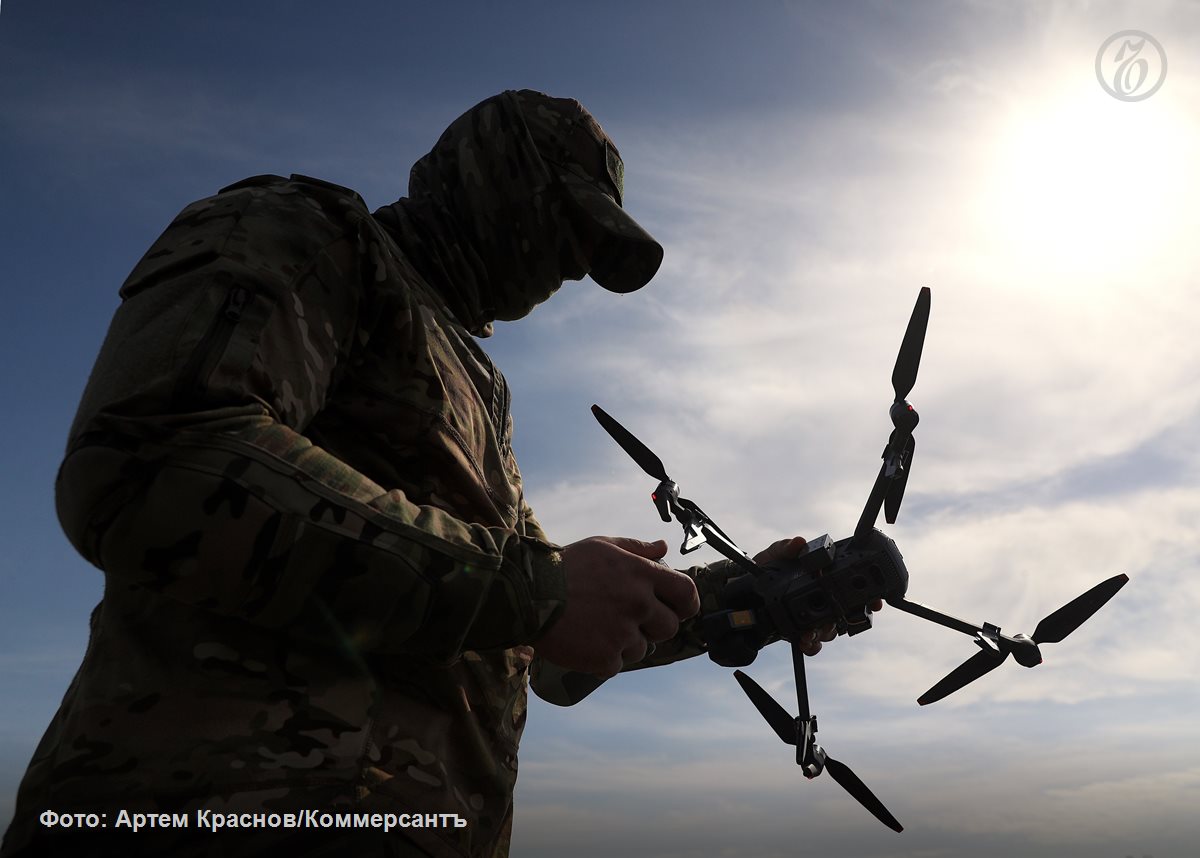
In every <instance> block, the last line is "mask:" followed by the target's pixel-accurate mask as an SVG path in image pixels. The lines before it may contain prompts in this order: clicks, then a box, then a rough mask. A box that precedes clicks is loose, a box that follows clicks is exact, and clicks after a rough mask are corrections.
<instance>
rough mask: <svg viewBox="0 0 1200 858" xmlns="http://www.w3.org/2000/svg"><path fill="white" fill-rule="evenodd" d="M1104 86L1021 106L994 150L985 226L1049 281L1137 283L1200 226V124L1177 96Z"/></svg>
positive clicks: (1002, 247)
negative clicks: (1198, 205) (1198, 164)
mask: <svg viewBox="0 0 1200 858" xmlns="http://www.w3.org/2000/svg"><path fill="white" fill-rule="evenodd" d="M1092 83H1093V86H1091V87H1089V88H1082V87H1079V88H1076V89H1074V90H1072V91H1066V92H1063V91H1060V92H1058V93H1057V94H1054V95H1048V96H1043V97H1042V98H1041V99H1040V100H1038V101H1037V102H1036V103H1033V104H1028V105H1022V106H1019V107H1017V108H1015V109H1014V110H1013V111H1012V113H1011V114H1010V115H1009V116H1007V117H1006V118H1005V119H1004V120H1003V121H1002V122H1000V123H999V124H998V127H997V128H995V129H994V132H993V133H992V134H991V135H989V139H988V141H987V143H986V144H985V146H984V157H983V163H982V164H981V170H980V175H981V176H982V177H983V178H982V185H983V186H982V188H981V189H980V193H979V194H978V195H977V196H976V199H975V203H976V206H977V209H976V213H975V214H976V218H977V226H978V228H979V229H981V230H982V231H983V233H984V237H985V240H986V242H987V243H988V245H989V246H990V249H991V250H992V252H993V253H995V254H998V255H999V258H1001V259H1003V260H1005V261H1006V263H1007V264H1008V265H1009V266H1011V267H1012V268H1013V269H1014V273H1021V274H1029V275H1037V279H1038V280H1039V281H1040V282H1045V281H1044V280H1043V279H1042V278H1043V276H1044V275H1054V276H1056V277H1059V278H1068V279H1071V278H1084V279H1086V280H1087V281H1090V285H1096V282H1097V281H1105V282H1117V281H1123V280H1127V279H1128V278H1129V277H1132V276H1136V275H1137V274H1138V272H1139V271H1140V272H1142V273H1144V271H1145V266H1146V265H1147V264H1148V263H1154V262H1156V261H1159V260H1160V259H1161V255H1162V254H1164V253H1178V252H1179V248H1181V247H1186V246H1187V245H1188V244H1189V242H1187V241H1186V233H1187V232H1189V231H1190V229H1189V228H1190V227H1192V226H1194V223H1195V217H1196V215H1195V211H1194V210H1195V200H1196V199H1197V196H1196V193H1197V177H1198V174H1197V170H1196V168H1195V166H1194V164H1193V161H1194V156H1195V153H1196V151H1197V148H1196V146H1197V143H1198V140H1200V138H1198V135H1197V128H1196V125H1195V123H1194V122H1193V121H1192V120H1191V119H1190V118H1189V117H1187V116H1186V115H1185V114H1183V113H1182V112H1180V111H1178V110H1176V109H1175V107H1174V105H1173V104H1172V103H1171V102H1170V100H1169V99H1167V98H1165V97H1163V98H1159V100H1158V101H1157V102H1156V101H1155V98H1150V99H1148V100H1146V101H1144V102H1139V103H1129V102H1123V101H1119V100H1117V99H1115V98H1112V97H1111V96H1109V95H1107V94H1106V93H1104V92H1103V90H1101V89H1100V87H1099V86H1096V85H1094V83H1095V82H1094V81H1093V82H1092ZM1159 95H1162V93H1159ZM1156 97H1157V96H1156Z"/></svg>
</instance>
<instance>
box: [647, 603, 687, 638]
mask: <svg viewBox="0 0 1200 858" xmlns="http://www.w3.org/2000/svg"><path fill="white" fill-rule="evenodd" d="M640 628H641V632H642V634H643V635H644V636H645V638H646V640H648V641H649V642H650V643H658V642H659V641H669V640H670V639H671V638H673V637H675V635H676V634H677V633H678V632H679V616H678V615H677V614H676V613H675V612H674V611H673V610H671V609H670V608H668V607H667V606H666V605H664V604H663V603H662V602H658V603H657V607H655V608H654V609H652V611H651V613H650V615H649V616H648V617H647V618H646V619H645V620H643V621H642V624H641V627H640Z"/></svg>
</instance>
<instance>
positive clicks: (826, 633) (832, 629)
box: [820, 624, 837, 643]
mask: <svg viewBox="0 0 1200 858" xmlns="http://www.w3.org/2000/svg"><path fill="white" fill-rule="evenodd" d="M820 637H821V640H823V641H825V642H826V643H828V642H829V641H831V640H833V639H834V638H836V637H837V626H834V625H832V624H831V625H827V626H821V633H820Z"/></svg>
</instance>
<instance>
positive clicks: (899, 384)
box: [854, 286, 930, 541]
mask: <svg viewBox="0 0 1200 858" xmlns="http://www.w3.org/2000/svg"><path fill="white" fill-rule="evenodd" d="M929 305H930V292H929V287H928V286H923V287H921V291H920V293H919V294H918V295H917V303H916V305H915V306H914V307H913V311H912V315H911V316H910V317H909V319H908V328H907V329H906V330H905V331H904V339H903V340H902V341H901V342H900V352H899V353H898V354H897V355H896V366H895V367H894V368H893V369H892V390H893V391H894V392H895V394H896V399H895V401H894V402H892V407H891V408H890V409H888V416H890V417H891V418H892V427H893V428H892V434H891V436H889V438H888V443H887V446H886V447H885V448H884V450H883V464H882V465H881V466H880V468H879V476H877V477H876V478H875V485H874V487H873V488H872V489H871V496H870V497H869V498H867V505H866V506H865V507H863V511H862V516H861V517H860V518H859V520H858V526H857V527H855V528H854V537H855V539H856V540H859V541H862V540H864V539H866V538H867V536H868V535H869V534H870V533H871V531H872V529H873V528H874V527H875V520H876V519H877V518H878V517H879V508H880V506H883V507H884V515H885V517H886V518H887V522H888V524H894V523H895V521H896V515H897V513H899V512H900V502H901V501H903V500H904V487H905V486H906V485H908V471H909V469H910V468H911V467H912V459H913V454H914V452H915V451H916V443H915V442H914V441H913V436H912V433H913V429H915V428H916V426H917V423H918V422H920V419H921V418H920V415H918V414H917V412H916V409H914V408H913V407H912V406H911V405H909V404H908V401H907V400H906V397H907V396H908V394H909V392H910V391H911V390H912V389H913V385H914V384H916V383H917V370H918V369H919V368H920V366H921V351H922V350H923V349H924V347H925V329H926V328H927V327H928V326H929Z"/></svg>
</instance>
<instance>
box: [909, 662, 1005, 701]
mask: <svg viewBox="0 0 1200 858" xmlns="http://www.w3.org/2000/svg"><path fill="white" fill-rule="evenodd" d="M1006 658H1008V653H1007V652H1001V653H995V652H991V651H989V650H982V651H980V652H977V653H975V655H973V656H971V657H970V658H968V659H967V660H966V661H964V662H963V663H962V664H960V665H959V666H958V667H956V668H954V670H952V671H950V674H949V675H948V676H947V677H946V678H945V679H943V680H942V681H941V682H939V683H938V684H937V685H935V686H933V688H931V689H929V690H928V691H926V692H925V693H924V694H922V695H921V696H920V697H918V698H917V702H918V703H920V704H921V705H922V706H925V705H926V704H928V703H936V702H937V701H939V700H941V699H942V698H943V697H945V696H946V695H947V694H953V693H954V692H955V691H958V689H960V688H962V687H963V686H964V685H966V684H967V683H968V682H973V681H974V680H976V679H978V678H979V677H981V676H983V675H984V674H985V673H987V672H988V671H989V670H995V669H996V668H997V667H999V666H1000V665H1001V664H1002V663H1003V662H1004V659H1006Z"/></svg>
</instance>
